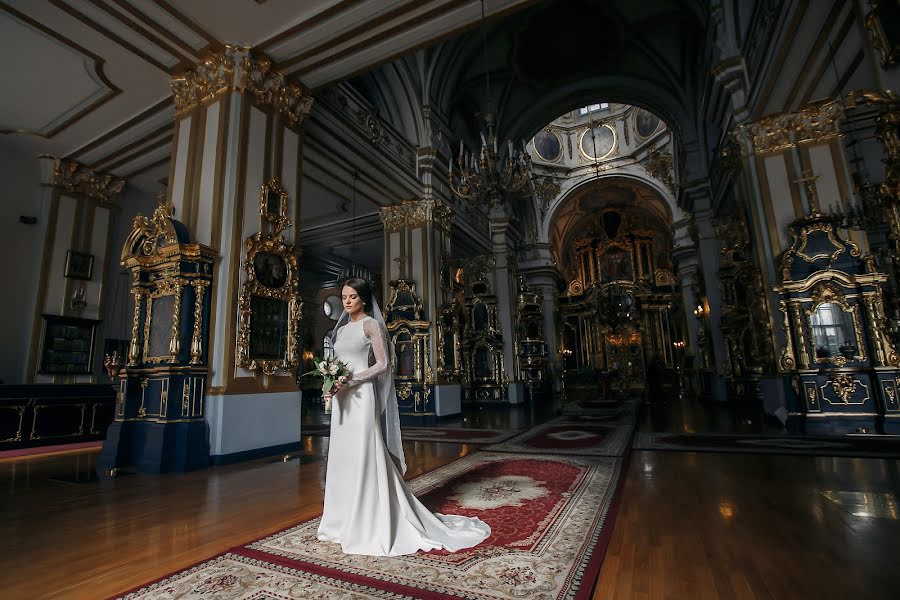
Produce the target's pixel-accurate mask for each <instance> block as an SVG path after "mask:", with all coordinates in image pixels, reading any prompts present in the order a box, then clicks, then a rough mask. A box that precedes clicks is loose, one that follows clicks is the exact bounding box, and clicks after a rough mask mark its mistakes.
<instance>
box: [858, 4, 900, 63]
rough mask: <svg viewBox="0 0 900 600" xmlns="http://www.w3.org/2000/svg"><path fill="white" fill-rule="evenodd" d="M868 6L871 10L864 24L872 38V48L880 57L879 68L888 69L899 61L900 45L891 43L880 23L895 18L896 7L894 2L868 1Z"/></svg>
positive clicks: (894, 24)
mask: <svg viewBox="0 0 900 600" xmlns="http://www.w3.org/2000/svg"><path fill="white" fill-rule="evenodd" d="M891 5H893V9H891ZM869 6H870V7H871V10H870V11H869V12H868V13H867V14H866V19H865V21H864V23H865V26H866V29H868V30H869V35H870V36H871V38H872V46H874V47H875V49H876V50H878V54H879V55H880V58H881V68H882V69H888V68H890V67H893V66H894V65H896V64H897V62H898V61H900V45H898V44H897V43H896V41H893V43H892V40H891V39H890V38H889V37H888V35H887V33H886V32H885V31H884V25H882V21H883V20H884V19H885V18H887V19H891V18H896V16H897V13H898V10H897V5H896V3H895V2H894V0H886V1H885V0H869ZM896 26H897V23H896V21H895V22H894V23H893V27H894V28H896ZM895 31H896V29H895ZM895 35H896V34H895Z"/></svg>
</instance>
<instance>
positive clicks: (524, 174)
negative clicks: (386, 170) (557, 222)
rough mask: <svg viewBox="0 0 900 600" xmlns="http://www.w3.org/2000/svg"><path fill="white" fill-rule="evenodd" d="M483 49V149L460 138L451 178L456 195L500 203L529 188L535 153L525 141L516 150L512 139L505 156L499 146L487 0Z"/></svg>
mask: <svg viewBox="0 0 900 600" xmlns="http://www.w3.org/2000/svg"><path fill="white" fill-rule="evenodd" d="M481 51H482V61H483V64H484V73H485V108H486V110H485V111H484V112H482V113H481V114H480V115H479V117H480V120H481V121H482V123H481V125H482V128H481V149H480V150H479V151H478V152H471V153H470V152H469V151H468V150H467V149H466V147H465V145H464V144H463V142H462V141H460V143H459V154H458V155H457V157H456V159H455V160H454V158H453V157H452V156H451V157H450V164H449V167H448V171H449V173H448V178H449V181H450V189H451V190H452V192H453V194H454V195H455V196H456V197H458V198H460V199H462V200H467V201H470V202H478V203H484V204H489V205H490V206H497V205H499V204H500V203H501V202H502V201H503V198H504V197H505V196H509V195H511V194H517V193H519V192H521V191H522V190H524V189H525V186H526V184H527V183H528V180H529V178H530V175H531V157H530V156H529V155H528V152H527V151H526V149H525V144H524V142H523V144H522V149H521V150H516V149H515V148H514V147H513V143H512V141H507V143H506V154H505V155H504V156H502V157H501V155H500V152H499V150H498V144H497V138H498V135H497V123H496V121H497V118H496V117H497V115H496V114H495V113H494V112H493V110H492V106H491V74H490V69H489V68H488V62H487V37H486V33H485V14H484V0H481ZM451 152H452V150H451ZM454 162H455V163H456V164H455V168H454Z"/></svg>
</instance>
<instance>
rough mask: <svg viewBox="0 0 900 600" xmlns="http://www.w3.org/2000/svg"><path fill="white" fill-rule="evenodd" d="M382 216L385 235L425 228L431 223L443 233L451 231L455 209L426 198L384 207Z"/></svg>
mask: <svg viewBox="0 0 900 600" xmlns="http://www.w3.org/2000/svg"><path fill="white" fill-rule="evenodd" d="M380 216H381V222H382V224H383V225H384V231H385V233H394V232H397V231H403V230H404V229H406V228H415V227H423V226H424V225H425V224H426V223H429V222H430V223H432V224H433V225H434V226H435V227H436V228H438V229H440V230H442V231H450V225H451V222H452V219H453V209H452V208H450V206H449V205H448V204H446V203H444V202H441V201H439V200H434V199H432V198H426V199H422V200H407V201H406V202H402V203H400V204H393V205H391V206H384V207H382V208H381V212H380Z"/></svg>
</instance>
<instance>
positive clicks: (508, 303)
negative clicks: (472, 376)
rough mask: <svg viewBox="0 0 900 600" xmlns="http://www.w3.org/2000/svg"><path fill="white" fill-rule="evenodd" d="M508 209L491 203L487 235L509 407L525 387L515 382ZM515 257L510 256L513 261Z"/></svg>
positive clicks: (521, 398)
mask: <svg viewBox="0 0 900 600" xmlns="http://www.w3.org/2000/svg"><path fill="white" fill-rule="evenodd" d="M508 210H509V209H508V208H506V207H505V206H503V205H500V204H499V203H492V206H491V212H490V223H489V227H490V233H491V241H492V253H493V255H494V261H495V263H494V280H495V281H496V288H495V289H494V294H495V295H496V296H497V310H498V313H499V315H498V316H499V318H500V331H501V332H502V335H503V377H504V380H505V381H506V382H507V392H506V394H507V395H506V399H507V401H508V402H509V403H510V404H519V403H521V402H524V401H525V387H524V384H523V383H522V382H520V381H516V380H515V379H516V354H515V353H516V349H515V331H516V326H515V325H516V324H515V323H514V322H513V316H514V314H513V309H514V306H515V289H514V288H513V286H514V285H516V284H515V281H516V272H515V271H516V270H517V269H518V266H517V265H515V264H511V261H510V243H509V239H508V232H509V219H510V216H509V213H508ZM514 256H515V255H513V258H514Z"/></svg>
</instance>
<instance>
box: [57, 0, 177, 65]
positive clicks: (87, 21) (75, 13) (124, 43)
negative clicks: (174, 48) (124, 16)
mask: <svg viewBox="0 0 900 600" xmlns="http://www.w3.org/2000/svg"><path fill="white" fill-rule="evenodd" d="M48 1H49V2H50V4H52V5H53V6H55V7H56V8H58V9H59V10H61V11H63V12H65V13H67V14H68V15H69V16H71V17H73V18H74V19H76V20H77V21H80V22H81V23H82V24H83V25H85V26H87V27H89V28H90V29H93V30H94V31H96V32H97V33H99V34H100V35H103V36H104V37H106V38H108V39H110V40H112V41H113V42H115V43H116V44H118V45H119V46H121V47H122V48H125V49H126V50H128V51H129V52H131V53H132V54H134V55H135V56H138V57H140V58H141V59H143V60H144V61H145V62H147V63H149V64H151V65H153V66H154V67H156V68H157V69H159V70H160V71H162V72H164V73H167V74H169V75H171V74H173V73H174V72H175V68H176V67H177V66H178V64H179V61H178V59H177V57H175V56H174V55H172V54H171V52H168V51H165V52H166V53H167V54H169V56H170V57H171V58H173V59H174V60H175V62H174V63H173V64H166V63H164V62H162V61H161V60H160V59H159V58H158V57H155V56H152V55H151V54H149V53H148V52H147V51H146V49H141V48H138V47H137V46H136V45H135V44H133V43H131V42H130V41H128V40H127V39H125V38H123V37H122V36H121V35H119V34H118V33H116V32H114V31H112V30H110V29H109V28H108V27H105V26H104V25H101V24H100V23H98V22H97V21H96V19H95V18H91V17H89V16H88V15H86V14H85V13H83V12H80V11H79V10H78V9H77V8H75V7H74V6H71V5H70V4H68V3H67V2H66V0H48ZM68 1H69V2H71V1H72V0H68ZM84 1H85V2H89V1H90V0H84ZM97 7H98V9H99V10H103V9H102V7H101V6H100V5H97Z"/></svg>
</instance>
